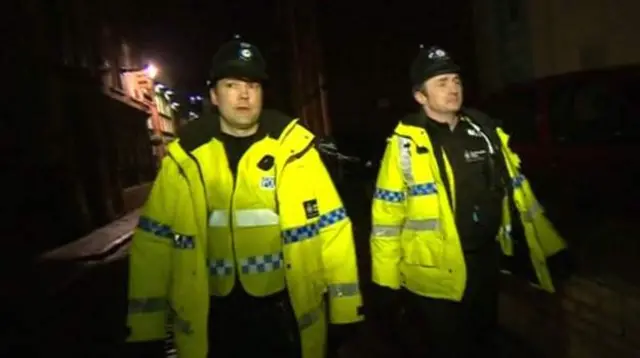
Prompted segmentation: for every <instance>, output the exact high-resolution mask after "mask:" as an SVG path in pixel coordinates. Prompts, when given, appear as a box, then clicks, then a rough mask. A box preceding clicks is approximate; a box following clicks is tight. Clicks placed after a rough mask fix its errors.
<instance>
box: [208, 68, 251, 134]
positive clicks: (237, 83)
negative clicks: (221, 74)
mask: <svg viewBox="0 0 640 358" xmlns="http://www.w3.org/2000/svg"><path fill="white" fill-rule="evenodd" d="M211 102H212V103H213V104H214V105H216V106H217V107H218V111H219V112H220V115H221V117H222V119H223V120H224V121H225V122H227V124H228V125H230V126H231V127H233V128H237V129H247V128H251V127H253V126H254V125H255V124H256V123H257V122H258V116H259V115H260V111H261V110H262V86H261V85H260V83H258V82H248V81H244V80H239V79H233V78H224V79H221V80H219V81H218V83H216V86H215V88H214V89H213V90H212V91H211Z"/></svg>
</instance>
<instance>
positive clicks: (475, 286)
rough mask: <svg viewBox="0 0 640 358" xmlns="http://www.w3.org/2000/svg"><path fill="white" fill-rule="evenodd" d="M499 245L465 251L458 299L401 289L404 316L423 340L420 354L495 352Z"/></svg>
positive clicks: (478, 354)
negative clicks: (464, 271) (463, 281)
mask: <svg viewBox="0 0 640 358" xmlns="http://www.w3.org/2000/svg"><path fill="white" fill-rule="evenodd" d="M499 258H500V249H499V246H498V245H497V244H496V245H494V244H493V243H491V244H489V245H487V246H486V247H484V248H481V249H479V250H478V251H475V252H472V253H465V261H466V265H467V285H466V289H465V292H464V296H463V299H462V301H461V302H453V301H448V300H441V299H433V298H427V297H422V296H418V295H416V294H413V293H411V292H409V291H406V290H404V291H403V293H402V295H403V301H404V304H405V309H406V314H405V317H406V318H405V319H406V320H411V321H410V322H407V323H410V326H411V327H415V328H417V329H419V330H420V332H421V336H423V337H424V339H425V340H426V341H427V342H426V343H427V345H426V347H425V348H426V352H418V353H419V354H420V356H424V357H437V358H444V357H446V358H454V357H455V358H461V357H465V358H467V357H482V356H485V355H492V356H495V354H496V352H495V350H496V349H495V347H494V339H495V335H496V333H497V332H496V331H497V316H498V279H499Z"/></svg>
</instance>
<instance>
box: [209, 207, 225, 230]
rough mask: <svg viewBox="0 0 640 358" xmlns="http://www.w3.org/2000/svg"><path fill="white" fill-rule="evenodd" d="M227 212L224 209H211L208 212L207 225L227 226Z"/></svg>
mask: <svg viewBox="0 0 640 358" xmlns="http://www.w3.org/2000/svg"><path fill="white" fill-rule="evenodd" d="M228 226H229V214H228V212H227V211H226V210H213V211H212V212H211V214H209V227H228Z"/></svg>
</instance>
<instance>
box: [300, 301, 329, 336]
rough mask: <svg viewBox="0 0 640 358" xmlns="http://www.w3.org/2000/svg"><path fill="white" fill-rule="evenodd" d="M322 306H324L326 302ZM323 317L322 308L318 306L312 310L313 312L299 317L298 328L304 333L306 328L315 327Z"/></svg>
mask: <svg viewBox="0 0 640 358" xmlns="http://www.w3.org/2000/svg"><path fill="white" fill-rule="evenodd" d="M322 304H323V305H324V302H323V303H322ZM321 315H322V306H318V307H316V308H314V309H312V310H311V311H309V312H307V313H305V314H303V315H302V316H300V317H298V327H299V328H300V330H301V331H302V330H304V329H306V328H309V327H311V326H313V324H314V323H316V322H317V321H318V320H319V319H320V316H321Z"/></svg>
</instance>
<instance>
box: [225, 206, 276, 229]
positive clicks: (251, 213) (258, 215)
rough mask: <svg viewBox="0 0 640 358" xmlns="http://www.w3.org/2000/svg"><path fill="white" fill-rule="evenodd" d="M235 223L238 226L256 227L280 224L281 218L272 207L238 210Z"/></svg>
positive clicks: (235, 213)
mask: <svg viewBox="0 0 640 358" xmlns="http://www.w3.org/2000/svg"><path fill="white" fill-rule="evenodd" d="M234 215H235V218H236V220H235V224H236V226H238V227H256V226H271V225H278V223H279V222H280V218H279V217H278V214H276V212H275V211H273V210H271V209H247V210H236V211H235V212H234Z"/></svg>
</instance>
